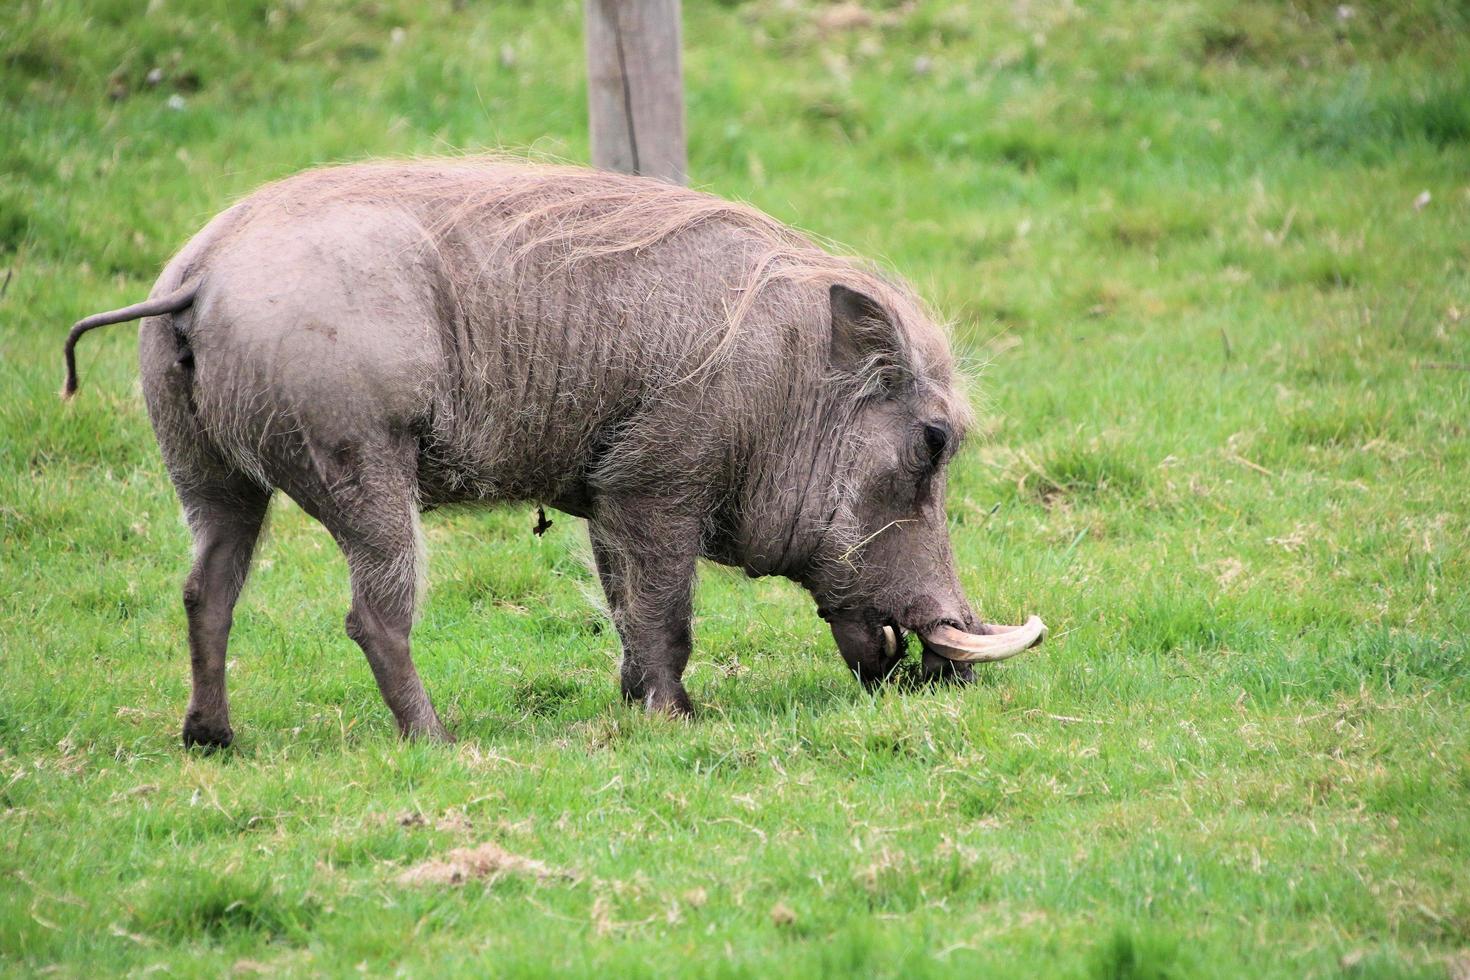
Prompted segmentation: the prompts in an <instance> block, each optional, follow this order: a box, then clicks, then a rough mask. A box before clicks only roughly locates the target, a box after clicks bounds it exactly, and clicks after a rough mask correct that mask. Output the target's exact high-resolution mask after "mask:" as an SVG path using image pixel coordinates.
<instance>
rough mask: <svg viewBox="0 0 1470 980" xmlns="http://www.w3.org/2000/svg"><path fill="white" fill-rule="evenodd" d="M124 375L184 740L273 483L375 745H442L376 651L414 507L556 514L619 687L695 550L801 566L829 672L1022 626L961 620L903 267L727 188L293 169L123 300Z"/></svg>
mask: <svg viewBox="0 0 1470 980" xmlns="http://www.w3.org/2000/svg"><path fill="white" fill-rule="evenodd" d="M138 318H142V321H143V322H142V324H141V326H140V327H139V361H140V363H141V370H142V383H143V393H144V397H145V399H146V401H147V405H148V414H149V416H150V418H151V419H152V422H153V429H154V432H155V433H156V434H157V437H158V443H159V446H160V447H161V449H162V451H163V458H164V461H165V463H166V465H167V467H168V471H169V474H170V476H171V477H172V479H173V483H174V486H175V488H176V490H177V492H178V496H179V500H180V501H181V503H182V504H183V509H184V514H185V516H186V518H187V521H188V524H189V528H190V530H191V532H192V534H193V537H194V544H195V557H194V564H193V567H192V569H191V570H190V572H189V575H188V578H187V580H186V583H185V585H184V607H185V609H186V610H187V613H188V624H189V653H190V659H191V663H192V666H193V684H192V693H191V696H190V699H189V706H188V710H187V713H186V715H185V718H184V732H183V735H184V742H185V744H186V745H191V746H192V745H202V746H224V745H228V744H229V742H230V741H231V739H232V737H233V733H232V731H231V728H230V721H229V708H228V703H227V700H226V695H225V648H226V644H227V642H228V638H229V632H230V625H231V619H232V614H233V609H234V605H235V600H236V598H237V596H238V595H239V592H240V588H241V585H242V583H243V582H244V579H245V575H246V572H247V570H248V568H249V565H250V559H251V553H252V551H253V550H254V547H255V542H256V538H257V536H258V534H259V533H260V529H261V524H262V522H263V521H264V519H265V514H266V506H267V504H268V502H269V501H270V497H271V494H272V493H273V492H274V490H275V489H276V488H279V489H281V490H283V491H285V492H286V493H287V494H289V495H290V496H291V497H292V498H293V499H294V500H295V501H296V502H297V503H298V504H300V505H301V507H302V509H303V510H305V511H306V512H307V513H308V514H310V515H312V516H313V517H315V518H316V519H317V520H319V521H320V522H321V523H322V524H324V525H325V526H326V527H327V529H328V530H329V531H330V532H331V533H332V536H333V537H334V538H335V539H336V541H337V544H338V545H339V546H340V547H341V549H342V551H343V553H344V554H345V556H346V558H347V563H348V566H349V568H350V571H351V581H352V604H351V610H350V612H348V614H347V632H348V634H349V635H350V636H351V637H352V638H353V639H354V640H355V641H356V642H357V643H358V644H359V645H360V646H361V647H362V650H363V652H364V653H365V654H366V655H367V660H368V663H369V664H370V665H371V667H372V671H373V676H374V677H375V678H376V679H377V682H378V687H379V689H380V690H381V691H382V694H383V698H384V700H386V701H387V703H388V707H389V708H391V709H392V711H393V715H394V717H395V718H396V719H397V721H398V727H399V730H400V731H401V732H402V733H403V734H405V735H409V736H420V735H422V736H432V737H437V738H448V737H449V736H448V734H447V733H446V731H445V729H444V726H443V725H442V724H441V723H440V721H439V717H438V715H437V714H436V713H435V711H434V708H433V706H432V704H431V703H430V701H429V696H428V694H427V693H426V692H425V690H424V686H423V683H422V682H421V681H420V680H419V676H418V673H417V671H416V670H415V669H414V665H413V660H412V659H411V657H410V655H409V631H410V627H411V625H412V623H413V618H414V610H415V604H416V600H417V598H418V595H419V592H420V591H421V584H420V583H421V578H422V574H423V569H424V561H423V557H422V554H421V552H422V542H421V536H420V533H419V513H420V512H421V511H423V510H427V509H429V508H432V507H435V506H438V505H441V504H451V503H465V502H486V503H493V502H498V501H528V502H535V503H538V504H541V505H544V506H549V507H554V508H557V509H559V510H562V511H565V512H567V513H569V514H573V515H576V516H578V517H583V518H585V519H586V520H587V522H588V531H589V536H590V538H591V543H592V553H593V557H594V559H595V562H596V566H597V574H598V576H599V578H600V579H601V583H602V587H603V589H604V591H605V592H606V595H607V602H608V606H609V608H610V611H611V615H612V618H613V621H614V623H615V624H616V626H617V630H618V634H619V636H620V639H621V641H622V648H623V660H622V668H621V673H622V690H623V694H624V695H625V696H626V697H627V698H628V699H630V700H633V701H637V702H641V703H642V704H644V705H646V706H647V707H648V709H649V710H652V711H663V712H668V713H671V714H676V715H688V714H690V712H691V707H690V702H689V696H688V694H687V693H686V692H685V690H684V685H683V683H682V680H681V677H682V674H683V671H684V667H685V664H686V663H687V662H688V660H689V652H690V603H691V592H692V589H693V582H694V576H695V564H696V560H697V559H699V558H701V557H703V558H709V559H712V560H714V561H717V562H721V563H723V564H727V565H734V566H738V567H740V568H743V569H744V570H745V571H746V572H747V573H748V574H750V575H752V576H761V575H784V576H786V577H788V578H790V579H793V580H795V581H796V582H798V583H800V584H801V585H803V586H804V587H806V588H807V589H808V590H809V591H810V592H811V594H812V595H813V597H814V598H815V599H816V602H817V611H818V613H819V615H821V616H822V617H823V618H824V619H826V620H827V621H828V623H829V624H830V625H831V629H832V634H833V636H834V637H835V639H836V641H837V647H838V649H839V650H840V652H841V654H842V656H843V658H844V659H845V660H846V661H847V664H848V666H849V667H850V668H851V669H852V671H853V672H854V673H855V674H856V675H857V676H858V678H859V679H860V680H861V681H863V682H864V683H866V684H873V683H876V682H879V681H881V680H883V679H885V678H887V677H888V676H889V675H890V673H891V672H892V671H893V670H894V668H895V666H896V665H897V663H898V662H899V661H900V660H901V659H902V658H903V656H904V651H905V646H906V643H907V639H908V637H909V636H910V635H917V636H918V637H919V639H920V641H921V642H922V647H923V657H922V661H921V664H922V666H921V672H922V675H923V676H925V677H929V678H933V679H948V680H959V681H967V680H970V679H971V668H970V666H969V665H970V664H971V663H973V662H977V661H991V660H1000V659H1003V658H1005V657H1009V656H1012V655H1014V654H1016V653H1019V652H1020V651H1022V650H1024V649H1026V648H1028V647H1030V646H1032V645H1034V644H1036V643H1038V642H1040V640H1041V638H1042V637H1043V635H1044V629H1045V628H1044V627H1043V626H1042V624H1041V621H1040V620H1038V619H1036V618H1035V617H1032V619H1030V620H1029V621H1028V622H1027V623H1025V624H1024V625H1022V626H1018V627H1003V626H993V625H989V624H986V623H983V622H982V621H981V620H980V619H978V618H977V617H976V615H975V613H974V612H973V611H972V610H971V608H970V606H969V604H968V603H967V602H966V600H965V596H964V594H963V592H962V591H961V589H960V584H959V580H958V578H957V576H956V574H955V569H954V561H953V557H952V553H951V550H950V542H949V534H948V529H947V527H946V524H945V507H944V489H945V480H946V464H947V463H948V461H949V460H950V458H951V457H952V456H953V454H954V452H955V450H956V447H958V446H959V444H960V440H961V438H962V437H963V435H964V432H965V428H966V424H967V422H968V420H969V417H970V416H969V412H968V409H967V407H966V403H965V401H964V398H963V396H962V395H961V394H960V393H959V391H958V390H957V387H956V380H955V368H954V363H953V359H952V357H951V353H950V349H949V345H948V342H947V340H946V337H945V334H944V331H943V330H942V329H941V328H940V327H938V326H937V325H936V324H935V322H934V321H933V319H931V317H930V316H928V315H927V314H926V313H925V311H924V309H923V307H922V306H921V305H920V303H919V302H918V301H917V300H916V299H915V298H914V296H913V295H912V294H911V293H910V292H909V291H908V290H907V289H906V288H905V287H903V286H901V285H899V284H896V283H894V282H891V281H888V280H886V279H884V278H882V277H880V276H878V275H877V274H875V273H873V272H871V271H869V270H868V269H867V268H866V267H864V266H862V265H860V264H858V263H856V262H854V261H852V260H850V259H846V258H839V257H836V256H834V255H832V254H829V253H828V252H827V251H825V250H823V249H821V248H819V247H817V246H816V245H814V244H813V243H812V242H811V241H809V240H808V239H806V238H804V237H802V236H801V235H799V234H797V233H795V232H793V231H792V230H790V229H788V228H787V227H785V226H783V225H781V224H780V223H778V222H776V221H775V220H774V219H772V218H770V217H768V216H766V215H764V214H762V213H760V212H758V211H755V210H754V209H751V208H749V207H745V206H742V205H737V204H732V203H729V202H727V201H723V200H720V199H718V198H716V197H712V196H710V195H707V194H703V193H698V192H694V191H690V190H686V189H684V188H680V187H674V186H670V185H667V184H663V183H659V182H656V181H653V180H648V179H643V178H639V177H629V176H623V175H618V174H611V173H602V172H597V171H590V170H582V169H577V168H572V167H551V166H539V165H532V164H525V163H516V162H510V161H505V160H496V159H491V160H485V159H462V160H448V161H419V162H392V163H373V164H361V165H354V166H343V167H332V168H325V169H318V170H312V171H308V172H306V173H303V174H299V175H297V176H295V177H291V178H289V179H287V180H284V181H281V182H279V183H276V184H272V185H269V186H267V187H265V188H263V189H261V190H259V191H257V192H256V193H254V194H253V195H251V196H250V197H248V198H246V199H245V200H243V201H241V202H240V203H238V204H236V205H235V206H234V207H232V208H230V209H229V210H227V211H225V212H224V213H222V214H220V215H219V216H218V217H216V218H215V219H214V220H213V221H211V222H210V223H209V224H208V225H207V226H205V228H204V230H203V231H201V232H200V233H199V234H197V235H196V236H194V238H193V239H192V240H190V241H189V243H188V244H187V245H185V246H184V248H183V250H182V251H180V252H179V253H178V255H176V256H175V257H174V258H173V260H172V261H170V262H169V263H168V265H167V267H166V268H165V269H164V271H163V274H162V276H160V277H159V279H158V282H157V283H156V284H155V285H154V288H153V292H152V294H151V298H150V299H148V300H147V301H146V302H143V303H139V304H137V305H135V306H130V307H127V308H125V309H121V310H116V311H114V312H111V313H101V314H98V315H96V316H92V317H88V318H87V319H85V320H82V321H81V322H80V323H78V324H77V325H76V326H75V327H73V328H72V331H71V334H70V336H69V337H68V338H67V342H66V360H67V376H66V386H65V388H64V390H63V394H64V395H66V396H70V395H71V394H73V393H74V392H75V390H76V366H75V357H74V345H75V343H76V341H77V339H78V337H80V335H81V334H83V333H84V332H86V331H88V330H90V329H92V328H94V327H98V326H102V325H104V324H108V323H118V322H121V321H124V320H133V319H138Z"/></svg>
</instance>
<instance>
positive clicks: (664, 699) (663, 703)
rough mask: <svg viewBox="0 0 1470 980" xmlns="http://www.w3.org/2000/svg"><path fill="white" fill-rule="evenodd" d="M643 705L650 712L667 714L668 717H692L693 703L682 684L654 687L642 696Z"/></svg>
mask: <svg viewBox="0 0 1470 980" xmlns="http://www.w3.org/2000/svg"><path fill="white" fill-rule="evenodd" d="M643 706H644V707H645V708H646V709H647V710H648V712H649V713H650V714H660V715H668V716H669V717H670V718H683V719H692V718H693V717H694V705H693V704H692V703H691V702H690V700H689V694H688V693H687V692H686V691H685V690H684V686H683V685H682V684H678V685H674V686H672V687H655V688H654V689H653V690H651V691H649V692H648V693H647V694H646V695H644V698H643Z"/></svg>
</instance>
